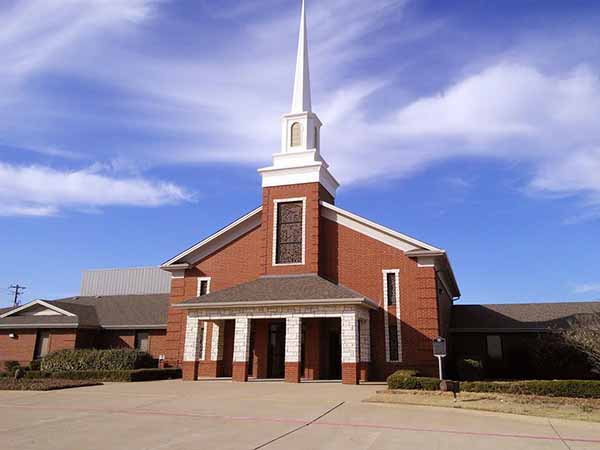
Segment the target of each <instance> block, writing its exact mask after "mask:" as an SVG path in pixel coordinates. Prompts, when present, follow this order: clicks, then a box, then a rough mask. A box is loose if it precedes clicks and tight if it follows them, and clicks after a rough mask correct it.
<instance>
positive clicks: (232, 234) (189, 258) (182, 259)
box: [160, 206, 262, 270]
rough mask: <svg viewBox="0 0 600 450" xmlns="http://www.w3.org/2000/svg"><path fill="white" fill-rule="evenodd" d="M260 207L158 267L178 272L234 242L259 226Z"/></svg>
mask: <svg viewBox="0 0 600 450" xmlns="http://www.w3.org/2000/svg"><path fill="white" fill-rule="evenodd" d="M261 212H262V206H259V207H258V208H256V209H253V210H252V211H250V212H249V213H248V214H245V215H244V216H242V217H240V218H239V219H237V220H235V221H234V222H232V223H230V224H229V225H227V226H225V227H223V228H222V229H220V230H219V231H217V232H216V233H214V234H211V235H210V236H209V237H207V238H206V239H203V240H202V241H200V242H198V243H197V244H195V245H193V246H191V247H190V248H188V249H187V250H184V251H183V252H181V253H179V254H178V255H177V256H174V257H173V258H171V259H170V260H168V261H166V262H164V263H163V264H162V265H161V266H160V267H161V269H163V270H179V269H181V268H186V267H188V266H190V265H192V264H194V263H195V262H197V261H199V260H201V259H202V258H204V257H205V256H208V255H210V254H212V253H214V252H215V251H217V250H218V249H220V248H221V247H224V246H225V245H227V244H229V243H231V242H233V241H235V240H236V239H238V238H239V237H241V236H243V235H244V234H246V233H248V232H249V231H251V230H253V229H255V228H257V227H259V226H260V221H261Z"/></svg>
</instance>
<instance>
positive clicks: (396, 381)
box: [387, 370, 440, 391]
mask: <svg viewBox="0 0 600 450" xmlns="http://www.w3.org/2000/svg"><path fill="white" fill-rule="evenodd" d="M403 372H404V371H401V370H400V371H398V372H394V373H393V374H392V375H390V376H389V377H388V379H387V383H388V389H413V390H415V389H416V390H423V391H439V389H440V380H438V379H437V378H427V377H407V376H405V374H404V373H403Z"/></svg>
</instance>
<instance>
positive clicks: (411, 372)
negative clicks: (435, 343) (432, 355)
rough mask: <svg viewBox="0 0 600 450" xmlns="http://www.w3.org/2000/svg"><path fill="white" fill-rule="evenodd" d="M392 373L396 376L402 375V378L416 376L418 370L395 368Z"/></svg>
mask: <svg viewBox="0 0 600 450" xmlns="http://www.w3.org/2000/svg"><path fill="white" fill-rule="evenodd" d="M393 375H394V376H397V377H404V378H410V377H418V376H419V371H418V370H417V369H401V370H396V371H395V372H394V373H393Z"/></svg>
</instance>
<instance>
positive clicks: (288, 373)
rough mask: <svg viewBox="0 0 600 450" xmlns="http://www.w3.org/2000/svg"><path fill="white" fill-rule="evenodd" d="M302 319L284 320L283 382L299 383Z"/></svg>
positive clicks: (289, 318) (290, 318) (288, 318)
mask: <svg viewBox="0 0 600 450" xmlns="http://www.w3.org/2000/svg"><path fill="white" fill-rule="evenodd" d="M301 324H302V319H300V317H286V319H285V382H286V383H300V353H301V343H302V329H301Z"/></svg>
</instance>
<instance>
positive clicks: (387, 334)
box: [382, 269, 402, 363]
mask: <svg viewBox="0 0 600 450" xmlns="http://www.w3.org/2000/svg"><path fill="white" fill-rule="evenodd" d="M382 272H383V310H384V320H383V322H384V324H383V326H384V327H385V360H386V361H387V362H391V363H396V362H398V363H400V362H402V321H401V320H400V269H384V270H383V271H382ZM389 273H393V274H395V275H396V277H395V279H396V316H395V317H396V332H397V334H398V338H397V340H398V359H397V360H394V361H392V360H391V359H390V328H389V314H388V295H387V294H388V285H387V276H388V274H389Z"/></svg>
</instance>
